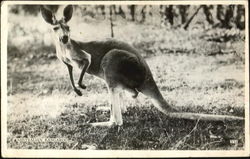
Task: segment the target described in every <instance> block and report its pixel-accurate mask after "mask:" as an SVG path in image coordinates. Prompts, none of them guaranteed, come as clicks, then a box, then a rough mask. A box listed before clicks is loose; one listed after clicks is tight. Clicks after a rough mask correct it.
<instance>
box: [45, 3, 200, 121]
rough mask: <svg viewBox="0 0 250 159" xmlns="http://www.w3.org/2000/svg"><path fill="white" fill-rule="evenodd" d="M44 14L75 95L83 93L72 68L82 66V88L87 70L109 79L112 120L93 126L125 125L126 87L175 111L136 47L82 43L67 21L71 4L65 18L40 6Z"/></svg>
mask: <svg viewBox="0 0 250 159" xmlns="http://www.w3.org/2000/svg"><path fill="white" fill-rule="evenodd" d="M41 14H42V17H43V19H44V20H45V21H46V22H47V23H49V24H50V25H51V26H52V29H53V33H54V41H55V45H56V53H57V57H58V59H59V60H60V61H62V63H64V64H65V65H66V66H67V68H68V73H69V77H70V81H71V85H72V88H73V89H74V91H75V92H76V94H78V95H79V96H81V95H82V93H81V91H80V90H79V89H78V88H77V87H76V85H75V84H74V80H73V75H72V71H73V67H78V68H80V69H81V74H80V77H79V80H78V85H79V87H80V88H82V89H85V88H86V86H85V85H84V84H83V83H82V80H83V77H84V74H85V72H87V73H89V74H91V75H94V76H97V77H99V78H101V79H103V80H104V81H105V82H106V85H107V87H108V92H109V95H110V102H111V103H110V105H111V112H110V121H109V122H102V123H92V125H93V126H112V125H119V126H121V125H122V124H123V120H122V111H125V110H126V108H125V107H124V106H123V104H122V102H121V98H122V96H121V92H122V91H123V90H126V91H129V92H131V93H133V97H134V98H136V97H137V96H138V93H139V92H140V93H143V94H144V95H146V96H148V97H150V98H151V99H152V101H153V104H154V105H155V106H156V107H157V108H158V109H159V110H160V111H161V112H163V113H165V114H167V115H168V114H169V113H171V112H175V111H176V110H175V109H174V108H173V107H171V106H170V105H169V104H168V103H167V101H166V100H165V99H164V98H163V96H162V94H161V92H160V91H159V89H158V87H157V85H156V83H155V80H154V78H153V76H152V73H151V71H150V68H149V66H148V64H147V63H146V61H145V60H144V59H143V57H142V56H141V55H140V53H139V51H137V50H136V49H135V48H133V47H132V46H130V45H129V44H127V43H125V42H122V41H117V40H114V39H109V40H106V41H91V42H82V41H76V40H73V39H72V38H70V28H69V26H68V25H67V22H68V21H69V20H70V19H71V17H72V14H73V6H72V5H67V6H66V7H65V8H64V11H63V18H62V19H60V20H58V19H56V17H55V15H54V14H53V13H52V12H51V10H49V9H47V8H45V7H41ZM172 114H174V113H172ZM173 116H177V117H183V116H185V114H184V115H183V114H178V113H177V114H174V115H173ZM187 118H188V117H187ZM196 118H197V117H196Z"/></svg>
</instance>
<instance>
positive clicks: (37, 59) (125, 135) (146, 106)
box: [7, 15, 245, 150]
mask: <svg viewBox="0 0 250 159" xmlns="http://www.w3.org/2000/svg"><path fill="white" fill-rule="evenodd" d="M10 17H11V18H9V19H10V20H9V24H10V27H9V28H10V29H9V40H8V121H7V122H8V123H7V124H8V129H7V131H8V138H7V139H8V147H9V148H18V149H20V148H23V149H105V150H106V149H112V150H115V149H126V150H137V149H139V150H146V149H152V150H165V149H184V150H187V149H188V150H207V149H209V150H211V149H212V150H215V149H236V150H238V149H243V148H244V136H245V135H244V122H204V121H189V120H181V119H178V120H176V119H169V118H167V117H166V116H164V114H162V113H161V112H159V111H158V110H157V109H156V108H155V107H154V106H153V105H152V103H151V102H150V100H149V99H148V98H147V97H145V96H143V95H142V94H139V97H138V98H137V99H136V100H134V99H132V98H131V95H130V94H125V96H126V98H125V103H126V105H127V108H128V111H127V112H126V113H124V114H123V120H124V125H123V126H122V127H120V128H117V127H114V128H111V129H107V128H94V127H89V126H84V123H86V122H98V121H108V120H109V110H108V108H109V106H108V96H107V89H106V86H105V84H104V82H103V81H101V80H100V79H97V78H95V77H93V76H90V75H86V76H85V77H84V83H85V84H86V85H87V89H86V90H82V93H83V96H82V97H79V96H77V95H76V94H75V93H74V92H73V90H72V88H71V87H70V82H69V77H68V74H67V70H66V67H65V66H64V65H62V64H61V63H59V61H58V60H57V59H56V57H55V53H54V52H55V50H54V48H53V45H52V43H51V42H50V41H49V39H50V37H49V33H47V32H48V31H47V29H46V28H44V27H43V26H44V23H43V21H42V20H41V19H39V18H38V19H37V18H35V17H32V16H31V17H25V18H26V21H34V20H36V22H37V23H36V24H34V25H35V26H32V27H30V26H28V25H26V23H23V22H22V19H21V18H20V17H18V16H14V15H10ZM76 22H78V23H79V21H77V19H73V20H72V26H76V25H73V24H74V23H76ZM122 23H125V22H121V23H119V24H121V26H116V27H115V36H116V37H117V38H118V39H120V40H124V41H128V43H131V44H132V45H134V46H135V47H137V48H138V49H139V50H141V51H142V55H143V56H144V57H145V59H146V61H147V62H148V64H149V66H150V68H151V71H152V73H153V76H154V78H155V80H156V83H157V85H158V86H159V88H160V90H161V92H162V94H163V96H164V97H165V98H166V100H167V101H168V102H169V103H170V104H171V105H173V106H175V107H177V108H178V109H180V110H182V111H186V112H196V113H199V112H200V113H210V114H227V115H237V116H244V87H245V85H244V62H243V61H244V60H242V56H238V55H239V54H242V47H243V46H244V43H243V42H241V43H239V42H234V43H232V44H231V45H230V49H234V51H235V52H236V53H234V54H233V53H230V54H223V55H215V56H208V54H209V53H211V52H218V50H219V51H220V50H222V49H228V46H227V44H224V43H213V42H208V41H206V40H204V39H202V38H200V37H201V35H204V34H205V33H204V32H203V31H200V30H191V31H184V30H165V29H164V28H161V27H158V28H157V27H155V26H146V25H139V24H134V23H131V24H130V23H128V24H127V25H123V24H122ZM105 26H107V27H105ZM18 27H19V29H18ZM76 27H78V28H76ZM76 27H75V28H74V29H71V30H73V33H72V34H73V35H80V36H79V37H80V38H82V39H85V40H86V39H88V40H93V39H101V38H102V37H108V36H109V33H110V32H109V27H108V23H105V22H96V21H91V22H88V24H86V23H79V25H77V26H76ZM27 28H29V29H27ZM100 29H102V30H103V32H101V33H100V32H98V33H96V32H97V30H100ZM14 30H15V32H14ZM74 30H78V32H77V31H74ZM81 31H82V32H81ZM127 32H129V33H130V34H127ZM20 37H22V40H21V41H20V40H18V38H20ZM41 37H43V38H41ZM41 39H42V40H41ZM239 46H240V47H239ZM243 57H244V55H243ZM78 73H79V72H75V77H78V75H79V74H78ZM26 138H29V139H30V138H33V139H34V138H35V139H53V138H60V139H63V140H64V141H61V142H55V141H54V142H49V141H43V142H36V141H20V139H26Z"/></svg>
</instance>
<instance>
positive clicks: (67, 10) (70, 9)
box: [63, 5, 73, 23]
mask: <svg viewBox="0 0 250 159" xmlns="http://www.w3.org/2000/svg"><path fill="white" fill-rule="evenodd" d="M72 14H73V6H72V5H67V6H66V7H65V8H64V11H63V16H64V20H65V22H66V23H67V22H68V21H69V20H70V19H71V17H72Z"/></svg>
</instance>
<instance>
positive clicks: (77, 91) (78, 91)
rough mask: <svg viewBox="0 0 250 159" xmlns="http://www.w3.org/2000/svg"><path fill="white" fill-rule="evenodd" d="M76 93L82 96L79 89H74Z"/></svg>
mask: <svg viewBox="0 0 250 159" xmlns="http://www.w3.org/2000/svg"><path fill="white" fill-rule="evenodd" d="M74 91H75V92H76V94H77V95H79V96H82V92H81V91H80V90H79V89H74Z"/></svg>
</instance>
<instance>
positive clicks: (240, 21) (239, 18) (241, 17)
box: [235, 5, 245, 30]
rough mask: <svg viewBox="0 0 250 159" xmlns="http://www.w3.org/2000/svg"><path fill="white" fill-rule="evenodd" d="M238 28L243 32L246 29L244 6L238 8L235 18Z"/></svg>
mask: <svg viewBox="0 0 250 159" xmlns="http://www.w3.org/2000/svg"><path fill="white" fill-rule="evenodd" d="M235 24H236V27H237V28H239V29H241V30H243V29H245V8H244V6H243V5H238V6H237V14H236V17H235Z"/></svg>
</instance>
